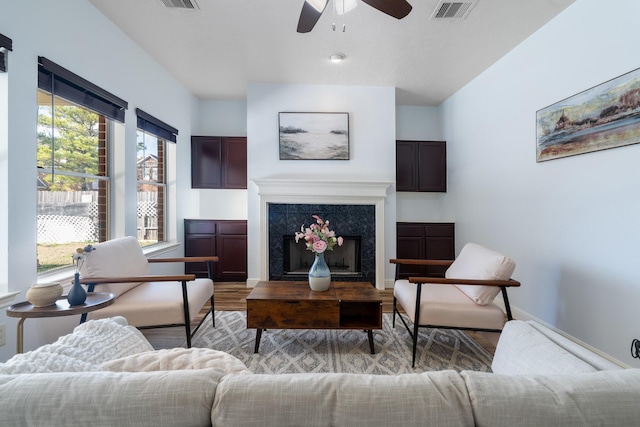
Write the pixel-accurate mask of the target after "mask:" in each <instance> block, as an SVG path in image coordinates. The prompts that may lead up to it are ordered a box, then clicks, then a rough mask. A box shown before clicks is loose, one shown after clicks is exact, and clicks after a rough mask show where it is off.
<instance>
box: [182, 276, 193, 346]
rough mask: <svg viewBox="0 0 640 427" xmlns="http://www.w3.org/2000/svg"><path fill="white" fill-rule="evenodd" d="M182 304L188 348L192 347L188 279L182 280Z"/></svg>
mask: <svg viewBox="0 0 640 427" xmlns="http://www.w3.org/2000/svg"><path fill="white" fill-rule="evenodd" d="M182 306H183V308H184V329H185V332H186V334H187V348H191V320H190V318H191V316H190V315H189V296H188V295H187V281H186V280H183V281H182Z"/></svg>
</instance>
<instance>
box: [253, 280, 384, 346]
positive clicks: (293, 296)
mask: <svg viewBox="0 0 640 427" xmlns="http://www.w3.org/2000/svg"><path fill="white" fill-rule="evenodd" d="M247 328H256V345H255V350H254V351H255V353H257V352H258V348H259V346H260V338H261V337H262V331H263V330H265V329H363V330H366V331H367V334H368V336H369V347H370V349H371V354H375V349H374V347H373V332H372V330H373V329H382V298H381V296H380V293H379V292H378V290H377V289H376V288H374V287H373V286H372V285H371V283H368V282H331V286H330V287H329V290H327V291H325V292H316V291H312V290H311V288H309V283H307V282H306V281H305V282H300V281H298V282H269V281H262V282H258V284H257V285H256V286H255V288H253V290H252V291H251V293H250V294H249V295H248V296H247Z"/></svg>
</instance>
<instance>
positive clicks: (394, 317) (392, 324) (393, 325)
mask: <svg viewBox="0 0 640 427" xmlns="http://www.w3.org/2000/svg"><path fill="white" fill-rule="evenodd" d="M392 312H393V315H392V316H391V327H393V328H395V327H396V313H397V312H398V306H397V300H396V297H395V295H394V297H393V311H392Z"/></svg>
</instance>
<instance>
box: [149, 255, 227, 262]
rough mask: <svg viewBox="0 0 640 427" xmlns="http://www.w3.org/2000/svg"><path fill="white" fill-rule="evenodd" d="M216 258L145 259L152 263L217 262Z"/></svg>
mask: <svg viewBox="0 0 640 427" xmlns="http://www.w3.org/2000/svg"><path fill="white" fill-rule="evenodd" d="M218 260H219V259H218V257H217V256H187V257H177V258H175V257H174V258H147V261H148V262H150V263H152V262H207V261H211V262H218Z"/></svg>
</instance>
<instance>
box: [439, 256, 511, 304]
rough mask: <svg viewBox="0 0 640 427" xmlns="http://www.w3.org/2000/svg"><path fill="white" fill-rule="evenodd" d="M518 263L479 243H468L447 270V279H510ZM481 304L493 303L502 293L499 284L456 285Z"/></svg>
mask: <svg viewBox="0 0 640 427" xmlns="http://www.w3.org/2000/svg"><path fill="white" fill-rule="evenodd" d="M515 268H516V263H515V262H514V261H513V260H512V259H511V258H509V257H507V256H504V255H502V254H500V253H498V252H495V251H492V250H491V249H487V248H485V247H483V246H480V245H478V244H477V243H467V244H466V245H464V247H463V248H462V250H461V251H460V255H458V257H457V258H456V259H455V261H454V262H453V264H451V266H449V268H448V269H447V271H446V272H445V277H446V278H447V279H477V280H509V279H510V278H511V275H512V274H513V271H514V270H515ZM455 286H456V287H457V288H458V289H460V290H461V291H462V292H464V294H465V295H467V296H468V297H469V298H471V299H472V300H473V301H475V302H476V304H479V305H487V304H489V303H491V302H492V301H493V300H494V299H495V297H496V296H497V295H498V293H500V288H499V287H498V286H475V285H455Z"/></svg>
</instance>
